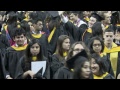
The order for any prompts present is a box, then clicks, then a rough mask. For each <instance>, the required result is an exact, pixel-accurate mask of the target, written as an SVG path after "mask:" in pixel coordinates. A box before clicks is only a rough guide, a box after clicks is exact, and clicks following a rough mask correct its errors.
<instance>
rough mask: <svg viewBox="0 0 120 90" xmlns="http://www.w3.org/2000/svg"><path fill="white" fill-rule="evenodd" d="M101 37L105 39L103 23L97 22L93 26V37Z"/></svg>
mask: <svg viewBox="0 0 120 90" xmlns="http://www.w3.org/2000/svg"><path fill="white" fill-rule="evenodd" d="M95 36H99V37H101V38H103V30H102V24H101V22H95V23H94V24H93V26H92V37H95Z"/></svg>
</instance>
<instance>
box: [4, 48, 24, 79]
mask: <svg viewBox="0 0 120 90" xmlns="http://www.w3.org/2000/svg"><path fill="white" fill-rule="evenodd" d="M24 54H25V49H24V50H20V51H17V50H15V49H13V48H12V47H9V48H8V49H7V52H6V54H5V59H4V65H5V72H4V73H5V76H6V75H10V76H11V77H12V78H15V72H16V67H17V63H18V61H19V59H20V58H21V57H22V56H23V55H24Z"/></svg>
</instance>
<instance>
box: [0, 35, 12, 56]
mask: <svg viewBox="0 0 120 90" xmlns="http://www.w3.org/2000/svg"><path fill="white" fill-rule="evenodd" d="M8 47H10V44H9V42H8V39H7V38H6V36H5V35H4V34H0V50H1V51H2V52H1V53H2V54H5V52H6V49H7V48H8Z"/></svg>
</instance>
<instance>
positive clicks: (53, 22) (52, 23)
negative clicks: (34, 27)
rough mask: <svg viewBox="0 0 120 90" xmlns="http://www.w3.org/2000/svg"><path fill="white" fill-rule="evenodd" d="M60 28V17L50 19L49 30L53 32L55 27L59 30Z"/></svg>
mask: <svg viewBox="0 0 120 90" xmlns="http://www.w3.org/2000/svg"><path fill="white" fill-rule="evenodd" d="M59 26H60V17H56V18H54V19H50V20H49V23H48V27H49V30H50V31H52V30H53V28H54V27H56V28H58V27H59Z"/></svg>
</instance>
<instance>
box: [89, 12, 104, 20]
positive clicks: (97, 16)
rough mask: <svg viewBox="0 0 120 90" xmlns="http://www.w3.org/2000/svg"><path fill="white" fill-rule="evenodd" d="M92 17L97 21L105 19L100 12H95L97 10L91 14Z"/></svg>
mask: <svg viewBox="0 0 120 90" xmlns="http://www.w3.org/2000/svg"><path fill="white" fill-rule="evenodd" d="M91 17H94V18H96V19H97V21H102V20H104V18H103V17H101V16H100V15H99V14H97V13H95V12H94V13H92V14H91Z"/></svg>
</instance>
